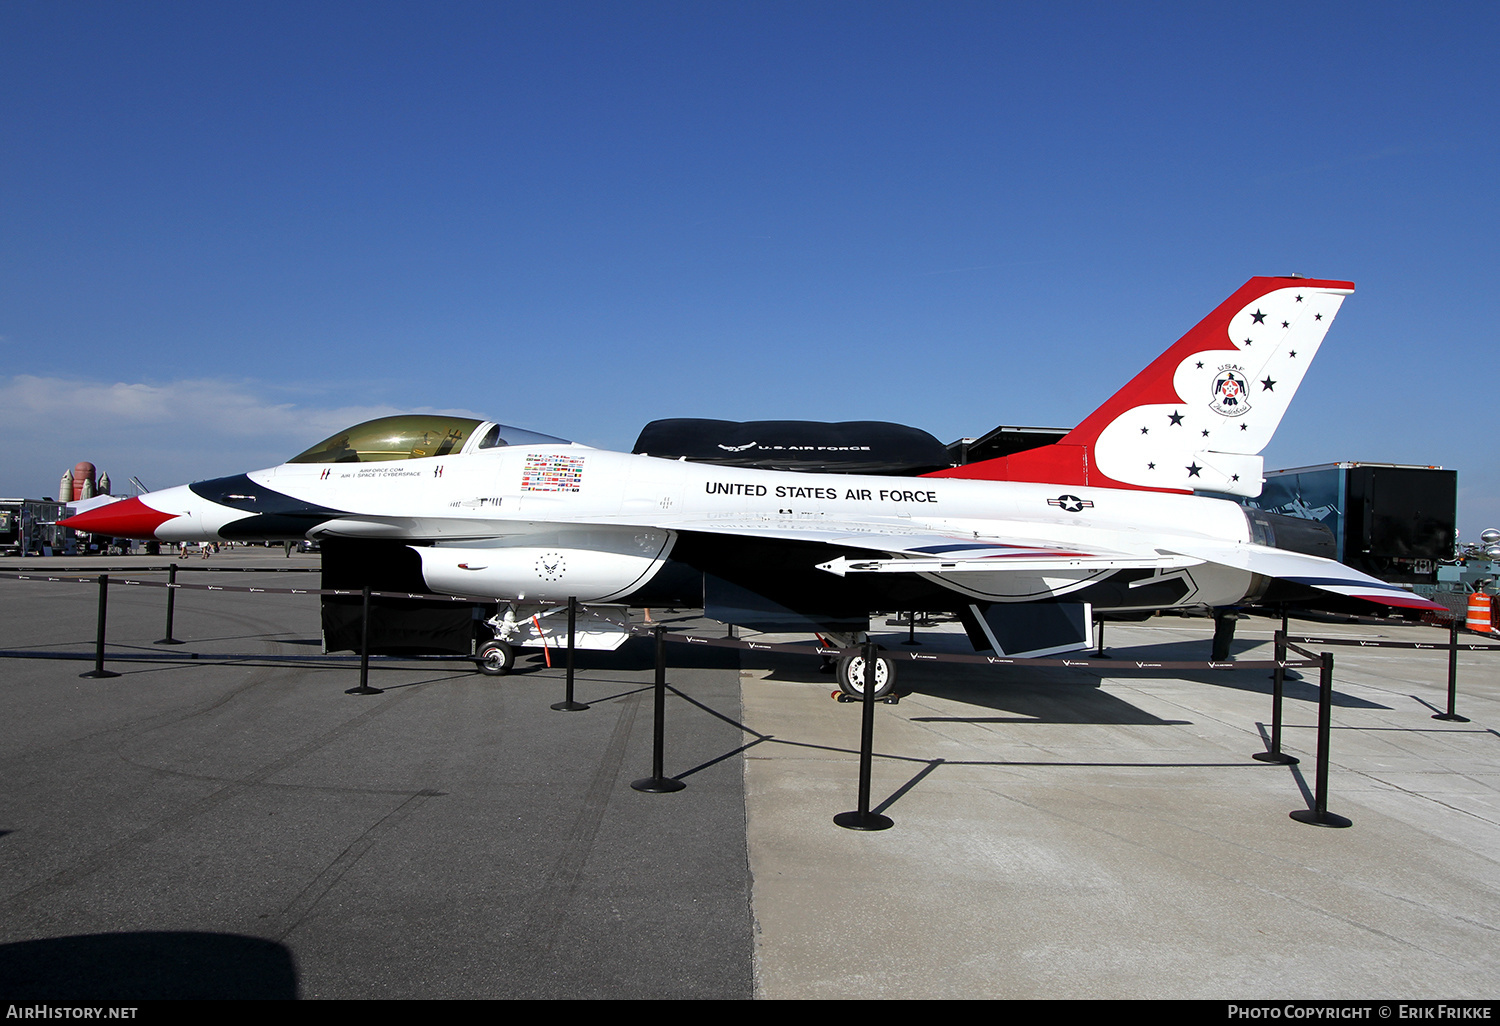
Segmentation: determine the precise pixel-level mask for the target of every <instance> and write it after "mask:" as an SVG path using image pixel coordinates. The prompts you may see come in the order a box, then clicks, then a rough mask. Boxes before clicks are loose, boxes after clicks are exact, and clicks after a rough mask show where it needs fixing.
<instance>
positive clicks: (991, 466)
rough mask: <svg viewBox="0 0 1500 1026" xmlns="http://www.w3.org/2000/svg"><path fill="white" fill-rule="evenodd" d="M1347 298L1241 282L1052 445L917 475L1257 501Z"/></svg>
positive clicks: (1290, 284)
mask: <svg viewBox="0 0 1500 1026" xmlns="http://www.w3.org/2000/svg"><path fill="white" fill-rule="evenodd" d="M1353 291H1354V285H1353V283H1352V282H1347V281H1319V280H1313V279H1308V278H1251V279H1250V280H1249V281H1248V282H1246V283H1245V285H1244V287H1242V288H1241V289H1240V290H1239V291H1238V292H1236V293H1235V294H1234V295H1232V296H1230V297H1229V298H1228V299H1226V300H1225V301H1224V302H1223V303H1221V304H1219V307H1218V309H1216V310H1214V312H1213V313H1211V314H1209V315H1208V316H1207V317H1205V318H1203V320H1202V321H1200V322H1198V325H1197V327H1195V328H1193V329H1192V330H1191V331H1189V332H1188V333H1187V334H1186V335H1184V336H1182V338H1180V339H1178V340H1177V343H1176V344H1175V345H1173V346H1172V348H1170V349H1168V350H1167V351H1166V352H1165V353H1163V354H1162V355H1161V356H1159V357H1157V358H1156V359H1155V360H1153V361H1152V362H1151V365H1150V366H1148V367H1147V368H1146V369H1145V370H1143V371H1141V372H1140V373H1139V374H1137V375H1136V376H1135V377H1134V378H1132V379H1131V380H1130V383H1129V384H1127V385H1126V386H1125V387H1124V388H1122V389H1120V390H1119V391H1118V392H1116V393H1115V394H1114V395H1113V396H1111V397H1110V399H1109V401H1108V402H1106V403H1105V404H1104V405H1103V406H1101V407H1099V408H1098V409H1097V410H1095V411H1094V412H1093V413H1091V414H1089V416H1088V417H1087V418H1085V419H1084V421H1083V423H1082V424H1079V425H1078V426H1077V427H1076V428H1074V429H1073V430H1072V431H1070V432H1069V433H1068V434H1067V435H1065V436H1064V437H1063V438H1062V439H1061V440H1060V441H1059V442H1058V443H1057V444H1056V445H1045V446H1042V447H1041V448H1039V449H1030V450H1028V451H1026V452H1019V453H1016V454H1014V455H1011V456H1002V457H1000V458H999V459H993V460H985V461H983V462H980V463H970V464H969V465H967V466H963V467H954V468H952V469H951V470H939V471H935V472H933V473H932V474H929V475H927V476H928V477H961V478H977V479H981V480H988V481H1038V482H1046V483H1052V484H1068V485H1094V486H1097V487H1102V488H1143V489H1150V490H1154V491H1174V492H1188V491H1193V490H1194V489H1202V490H1205V491H1214V492H1225V493H1228V494H1231V495H1250V496H1254V495H1259V494H1260V488H1261V482H1262V476H1261V472H1262V467H1261V459H1260V456H1259V455H1258V454H1259V453H1260V451H1261V450H1262V449H1264V448H1265V447H1266V443H1268V442H1269V441H1270V440H1271V435H1272V433H1274V432H1275V430H1276V426H1277V425H1278V424H1279V423H1281V417H1282V415H1283V414H1284V413H1285V412H1286V408H1287V404H1288V403H1289V402H1290V401H1291V398H1292V395H1293V394H1294V393H1295V392H1296V391H1297V386H1298V385H1300V384H1301V383H1302V376H1303V374H1304V373H1305V372H1306V370H1307V365H1308V364H1309V363H1310V362H1311V361H1312V358H1313V356H1314V355H1315V354H1316V353H1317V351H1318V346H1319V345H1321V344H1322V341H1323V336H1324V335H1325V334H1326V333H1327V332H1328V326H1329V325H1330V324H1332V323H1333V318H1334V315H1335V314H1337V313H1338V310H1339V305H1340V304H1341V303H1342V302H1343V301H1344V297H1345V296H1347V295H1349V294H1350V293H1351V292H1353Z"/></svg>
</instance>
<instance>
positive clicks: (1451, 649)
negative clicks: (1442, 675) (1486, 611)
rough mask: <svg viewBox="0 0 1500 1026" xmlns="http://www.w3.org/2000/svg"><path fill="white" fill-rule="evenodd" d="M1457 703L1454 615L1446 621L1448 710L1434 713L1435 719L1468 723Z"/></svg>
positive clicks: (1456, 622) (1455, 625) (1456, 629)
mask: <svg viewBox="0 0 1500 1026" xmlns="http://www.w3.org/2000/svg"><path fill="white" fill-rule="evenodd" d="M1457 705H1458V617H1457V616H1455V617H1454V618H1453V619H1452V620H1450V621H1448V711H1447V712H1440V713H1434V714H1433V717H1432V718H1433V719H1435V720H1451V721H1452V722H1454V723H1468V722H1469V718H1468V717H1467V716H1460V715H1459V714H1458V712H1457Z"/></svg>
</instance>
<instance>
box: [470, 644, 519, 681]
mask: <svg viewBox="0 0 1500 1026" xmlns="http://www.w3.org/2000/svg"><path fill="white" fill-rule="evenodd" d="M477 661H478V663H479V672H480V673H482V674H484V675H485V676H486V677H503V676H505V675H506V674H507V673H509V672H510V668H511V667H512V666H514V665H516V650H515V649H513V648H511V647H510V646H509V645H507V644H506V643H505V642H503V641H486V642H485V643H484V644H483V645H481V646H479V659H478V660H477Z"/></svg>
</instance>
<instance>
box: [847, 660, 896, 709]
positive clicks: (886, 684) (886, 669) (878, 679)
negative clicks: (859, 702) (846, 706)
mask: <svg viewBox="0 0 1500 1026" xmlns="http://www.w3.org/2000/svg"><path fill="white" fill-rule="evenodd" d="M837 675H838V682H839V690H840V691H842V692H843V693H844V694H846V695H848V696H850V697H851V698H863V697H864V695H865V657H864V655H863V654H862V653H861V654H859V655H846V656H842V657H840V658H839V665H838V671H837ZM895 687H896V664H895V663H894V662H892V661H891V660H890V659H887V658H886V657H885V656H878V657H876V659H875V697H876V698H886V697H888V696H889V695H890V694H891V692H892V691H893V690H894V689H895Z"/></svg>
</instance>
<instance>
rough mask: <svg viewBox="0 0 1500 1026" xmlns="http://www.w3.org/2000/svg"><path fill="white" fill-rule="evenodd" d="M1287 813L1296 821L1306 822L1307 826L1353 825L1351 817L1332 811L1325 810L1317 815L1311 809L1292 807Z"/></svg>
mask: <svg viewBox="0 0 1500 1026" xmlns="http://www.w3.org/2000/svg"><path fill="white" fill-rule="evenodd" d="M1289 815H1290V816H1291V817H1292V818H1293V819H1295V820H1296V821H1297V822H1298V823H1306V824H1307V825H1308V826H1320V827H1347V826H1353V825H1354V821H1353V820H1352V819H1345V818H1344V817H1343V816H1340V815H1338V814H1337V813H1333V812H1325V813H1323V815H1321V816H1319V815H1318V814H1317V812H1316V811H1315V810H1313V809H1294V810H1293V811H1292V812H1291V813H1289Z"/></svg>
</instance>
